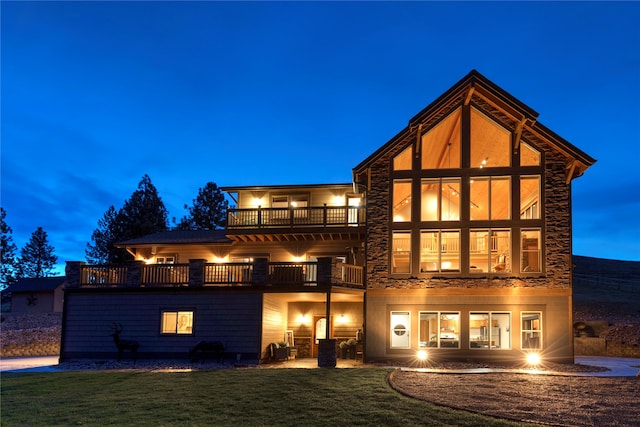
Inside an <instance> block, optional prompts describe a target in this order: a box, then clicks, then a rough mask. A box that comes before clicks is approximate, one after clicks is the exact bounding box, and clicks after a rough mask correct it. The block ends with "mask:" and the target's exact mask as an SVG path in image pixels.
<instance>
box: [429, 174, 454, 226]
mask: <svg viewBox="0 0 640 427" xmlns="http://www.w3.org/2000/svg"><path fill="white" fill-rule="evenodd" d="M420 188H421V190H420V191H421V194H420V198H421V202H420V203H421V206H422V207H421V220H422V221H458V220H460V178H433V179H423V180H422V183H421V187H420Z"/></svg>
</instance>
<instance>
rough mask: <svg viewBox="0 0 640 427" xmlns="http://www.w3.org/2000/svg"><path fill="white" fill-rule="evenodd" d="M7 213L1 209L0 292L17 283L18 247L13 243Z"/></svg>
mask: <svg viewBox="0 0 640 427" xmlns="http://www.w3.org/2000/svg"><path fill="white" fill-rule="evenodd" d="M6 217H7V212H6V211H5V210H4V208H0V251H1V252H0V261H1V262H2V264H1V265H0V290H2V289H5V288H6V287H7V286H9V285H11V284H12V283H13V282H15V275H16V251H17V250H18V247H17V246H16V245H15V243H13V235H12V234H13V230H12V229H11V227H9V225H7V223H6V222H5V219H6Z"/></svg>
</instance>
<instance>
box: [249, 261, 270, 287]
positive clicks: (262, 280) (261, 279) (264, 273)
mask: <svg viewBox="0 0 640 427" xmlns="http://www.w3.org/2000/svg"><path fill="white" fill-rule="evenodd" d="M267 283H269V261H268V260H267V259H266V258H255V259H254V260H253V280H252V284H253V285H254V286H265V285H266V284H267Z"/></svg>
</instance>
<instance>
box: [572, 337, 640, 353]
mask: <svg viewBox="0 0 640 427" xmlns="http://www.w3.org/2000/svg"><path fill="white" fill-rule="evenodd" d="M573 351H574V354H575V355H576V356H607V357H634V358H640V346H638V345H629V344H621V343H617V342H612V341H606V340H605V339H604V338H599V337H584V338H582V337H575V338H574V339H573Z"/></svg>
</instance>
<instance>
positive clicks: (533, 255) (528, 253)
mask: <svg viewBox="0 0 640 427" xmlns="http://www.w3.org/2000/svg"><path fill="white" fill-rule="evenodd" d="M520 237H521V239H520V242H521V243H520V244H521V246H520V250H521V252H522V253H521V255H522V256H521V261H520V271H522V272H523V273H539V272H541V271H542V270H541V262H540V259H541V247H540V230H522V231H521V232H520Z"/></svg>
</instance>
